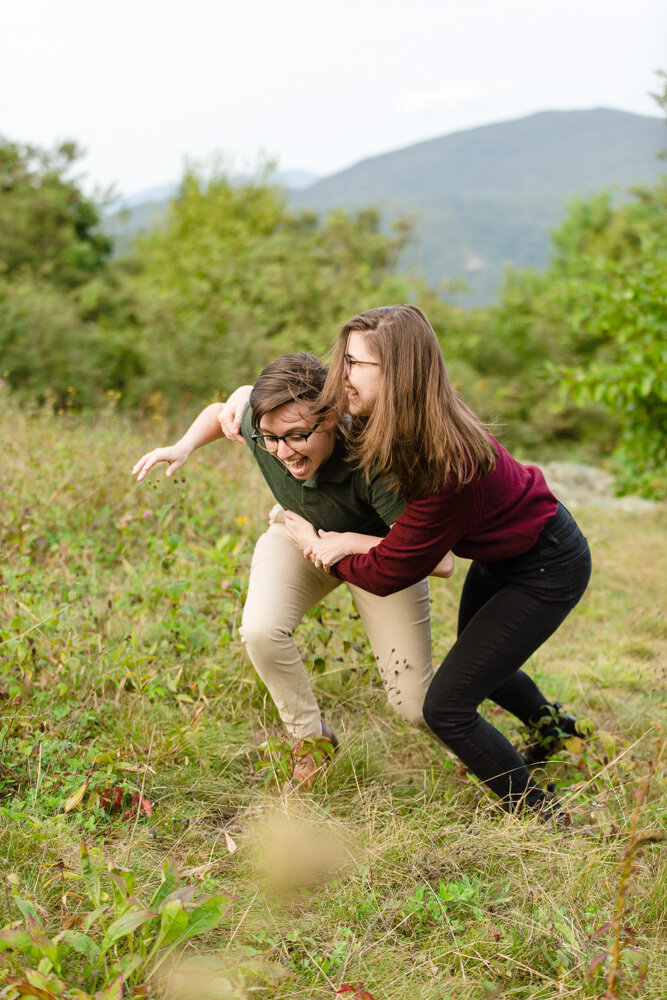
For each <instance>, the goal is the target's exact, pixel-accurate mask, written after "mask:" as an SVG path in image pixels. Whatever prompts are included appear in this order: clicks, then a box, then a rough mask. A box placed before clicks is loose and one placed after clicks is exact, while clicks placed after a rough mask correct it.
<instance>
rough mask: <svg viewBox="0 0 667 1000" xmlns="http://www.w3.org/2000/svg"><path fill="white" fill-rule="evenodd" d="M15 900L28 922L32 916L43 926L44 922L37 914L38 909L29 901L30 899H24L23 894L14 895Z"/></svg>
mask: <svg viewBox="0 0 667 1000" xmlns="http://www.w3.org/2000/svg"><path fill="white" fill-rule="evenodd" d="M14 902H15V903H16V905H17V906H18V908H19V910H20V911H21V913H22V914H23V916H24V917H25V919H26V920H27V921H28V922H29V921H30V919H31V918H32V919H33V920H34V921H35V922H36V923H38V924H39V925H40V927H41V926H42V922H41V920H40V919H39V917H38V916H37V910H36V909H35V908H34V906H33V905H32V903H29V902H28V900H27V899H24V898H23V897H22V896H14Z"/></svg>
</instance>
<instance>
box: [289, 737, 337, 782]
mask: <svg viewBox="0 0 667 1000" xmlns="http://www.w3.org/2000/svg"><path fill="white" fill-rule="evenodd" d="M337 746H338V740H337V738H336V735H335V733H334V732H333V730H332V729H331V728H330V727H329V726H328V725H327V724H326V722H323V723H322V735H321V736H304V737H303V738H302V739H299V740H295V741H294V744H293V746H292V780H291V784H292V787H293V788H307V787H308V786H309V785H311V784H312V783H313V781H314V780H315V777H316V776H317V774H318V773H319V772H320V771H321V770H322V768H323V767H324V765H325V764H326V763H327V761H329V760H331V758H332V757H333V755H334V751H335V749H336V747H337Z"/></svg>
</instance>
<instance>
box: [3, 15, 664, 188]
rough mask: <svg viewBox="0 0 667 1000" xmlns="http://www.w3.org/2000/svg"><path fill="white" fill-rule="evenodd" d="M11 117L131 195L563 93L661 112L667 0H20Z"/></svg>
mask: <svg viewBox="0 0 667 1000" xmlns="http://www.w3.org/2000/svg"><path fill="white" fill-rule="evenodd" d="M0 24H1V27H0V94H1V95H2V96H1V98H0V134H2V135H4V136H5V137H7V138H10V139H13V140H16V141H20V142H33V143H37V144H39V145H50V144H52V143H53V142H54V141H56V140H58V139H65V138H73V139H76V140H77V141H78V142H79V143H80V144H81V145H82V146H83V147H84V148H85V149H86V150H87V155H86V157H85V160H84V161H83V170H84V171H85V172H86V174H87V177H88V184H89V185H90V184H93V183H94V184H97V185H100V186H106V185H109V184H112V183H113V184H115V186H116V188H117V190H118V192H119V193H122V194H132V193H135V192H137V191H141V190H143V189H145V188H149V187H152V186H154V185H159V184H163V183H167V182H171V181H176V180H178V179H179V177H180V175H181V173H182V169H183V164H184V161H185V158H186V157H189V158H191V159H193V160H197V161H201V160H206V159H207V158H210V156H211V155H212V154H213V153H215V152H218V153H222V154H223V155H224V156H225V158H226V159H227V160H228V162H229V164H230V165H231V166H232V167H233V168H236V169H239V170H240V169H246V168H247V167H248V166H249V165H250V166H252V165H254V164H256V163H257V162H258V158H260V157H261V156H265V157H271V158H272V159H276V160H277V161H278V162H279V165H280V167H281V168H283V169H294V168H301V169H304V170H310V171H312V172H314V173H317V174H328V173H333V172H335V171H337V170H340V169H341V168H343V167H346V166H349V165H351V164H352V163H355V162H357V161H358V160H360V159H364V158H365V157H367V156H371V155H374V154H376V153H382V152H386V151H387V150H390V149H397V148H400V147H402V146H407V145H410V144H412V143H414V142H418V141H419V140H421V139H427V138H432V137H434V136H439V135H444V134H446V133H448V132H453V131H458V130H459V129H464V128H469V127H472V126H475V125H482V124H487V123H489V122H494V121H503V120H505V119H508V118H517V117H520V116H522V115H525V114H530V113H531V112H534V111H541V110H551V109H572V108H593V107H613V108H620V109H622V110H626V111H635V112H637V113H639V114H647V115H654V116H657V115H659V109H658V107H657V105H656V104H655V102H653V101H652V100H651V98H650V97H649V96H648V94H649V91H651V90H656V89H657V88H658V87H659V82H658V79H657V77H656V75H655V71H656V70H657V69H660V68H663V69H665V68H667V4H666V3H665V0H456V2H454V0H400V2H398V0H377V2H376V0H336V2H329V0H245V2H244V0H235V2H233V3H232V2H228V0H113V2H111V0H60V2H59V0H5V2H4V4H3V9H2V18H1V21H0Z"/></svg>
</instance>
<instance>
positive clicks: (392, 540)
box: [331, 441, 557, 596]
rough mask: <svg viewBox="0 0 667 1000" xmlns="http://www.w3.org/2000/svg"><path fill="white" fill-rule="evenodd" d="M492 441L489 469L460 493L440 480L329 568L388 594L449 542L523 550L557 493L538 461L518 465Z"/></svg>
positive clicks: (497, 552) (426, 568) (470, 550)
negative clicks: (378, 534)
mask: <svg viewBox="0 0 667 1000" xmlns="http://www.w3.org/2000/svg"><path fill="white" fill-rule="evenodd" d="M494 445H495V448H496V454H497V461H496V466H495V468H494V470H493V472H490V473H489V474H488V475H486V476H480V475H476V476H475V477H474V479H473V480H472V482H471V483H469V485H468V486H464V487H463V489H462V490H461V491H460V492H459V493H457V492H456V491H455V489H454V488H453V486H452V485H451V484H447V483H445V484H444V485H443V486H442V487H441V489H440V490H439V491H438V493H430V494H428V495H425V496H421V497H419V498H418V499H416V500H411V501H410V502H409V503H408V504H407V505H406V508H405V510H404V511H403V513H402V514H401V516H400V517H399V518H398V520H397V521H396V523H395V524H394V526H393V527H392V528H391V530H390V532H389V534H388V535H387V537H386V538H384V539H383V540H382V541H381V542H380V544H379V545H376V547H375V548H374V549H371V551H370V552H368V553H367V554H366V555H356V556H347V558H345V559H341V560H340V562H337V563H336V564H335V566H332V568H331V572H332V574H333V575H334V576H337V577H338V578H339V579H341V580H346V581H347V582H348V583H353V584H356V585H357V586H358V587H361V588H362V589H363V590H368V591H370V592H371V594H380V595H381V596H385V595H387V594H393V593H395V592H396V591H397V590H403V589H404V588H405V587H409V586H411V584H413V583H417V581H418V580H423V579H424V577H425V576H428V574H429V573H430V572H431V570H432V569H434V568H435V566H437V564H438V563H439V562H440V560H441V559H442V557H443V556H444V555H445V554H446V553H447V552H449V550H450V549H451V550H452V552H453V553H454V555H457V556H463V557H464V558H466V559H475V560H477V561H478V562H481V563H493V562H498V561H499V560H501V559H510V558H511V557H512V556H518V555H521V553H523V552H527V551H528V549H529V548H530V547H531V546H532V545H534V543H535V542H536V541H537V538H538V535H539V534H540V532H541V530H542V528H543V527H544V525H545V524H546V522H547V521H548V520H549V518H550V517H553V515H554V514H555V513H556V504H557V501H556V498H555V497H554V496H553V494H552V493H551V492H550V491H549V488H548V486H547V484H546V482H545V479H544V476H543V475H542V472H541V471H540V470H539V469H538V468H537V467H536V466H534V465H521V464H520V463H519V462H517V461H516V459H514V458H512V456H511V455H510V453H509V452H508V451H506V450H505V448H503V447H502V445H500V444H499V443H498V442H497V441H494Z"/></svg>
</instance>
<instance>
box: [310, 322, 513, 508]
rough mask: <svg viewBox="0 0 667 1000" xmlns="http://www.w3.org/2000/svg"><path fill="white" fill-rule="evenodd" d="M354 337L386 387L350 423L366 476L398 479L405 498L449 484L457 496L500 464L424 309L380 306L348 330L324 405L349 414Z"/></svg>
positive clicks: (342, 332)
mask: <svg viewBox="0 0 667 1000" xmlns="http://www.w3.org/2000/svg"><path fill="white" fill-rule="evenodd" d="M353 331H355V332H359V333H363V334H365V335H366V344H367V346H368V349H369V351H370V352H371V353H372V355H373V357H374V358H375V359H376V360H377V361H378V362H379V363H380V369H381V372H382V387H381V389H380V393H379V395H378V398H377V401H376V402H375V404H374V406H373V409H372V411H371V413H370V414H368V415H365V416H364V417H362V418H358V419H355V420H353V421H352V422H351V425H350V430H349V432H348V439H349V452H350V454H351V456H352V458H353V459H354V460H355V461H356V463H357V465H358V466H360V467H361V468H362V469H364V470H365V472H366V475H367V476H370V474H371V471H372V472H373V474H379V475H382V476H385V477H387V478H390V479H393V480H394V482H395V483H396V484H397V485H398V486H399V487H400V489H401V490H402V492H403V494H404V496H405V497H406V498H407V499H412V498H414V497H416V496H419V495H420V494H423V493H433V492H436V491H437V490H438V489H439V488H440V487H441V485H442V484H443V483H444V482H445V481H447V482H451V483H452V484H453V485H454V486H455V488H456V489H457V490H460V489H461V488H462V487H463V486H465V484H466V483H469V482H470V480H471V479H472V478H473V476H475V475H476V474H477V473H478V472H479V473H480V474H481V475H486V473H488V472H490V471H491V470H492V469H493V468H494V466H495V463H496V453H495V448H494V444H493V439H492V437H491V435H490V433H489V430H488V428H487V427H486V426H485V424H484V423H483V421H482V420H480V418H479V417H478V416H476V414H474V413H473V412H472V410H470V409H469V408H468V407H467V406H466V404H465V403H464V402H463V400H462V399H461V397H460V396H459V394H458V392H456V390H455V389H454V387H453V385H452V383H451V382H450V380H449V377H448V375H447V371H446V369H445V362H444V359H443V357H442V351H441V349H440V344H439V343H438V338H437V337H436V335H435V332H434V330H433V327H432V326H431V324H430V323H429V321H428V320H427V318H426V316H425V315H424V313H423V312H422V311H421V309H418V308H417V306H411V305H396V306H381V307H379V308H377V309H369V310H367V311H366V312H363V313H360V314H359V315H358V316H354V317H353V318H352V319H351V320H349V321H348V322H347V323H345V324H344V325H343V326H342V327H341V330H340V333H339V335H338V342H337V344H336V345H335V347H334V348H333V359H332V362H331V368H330V370H329V375H328V378H327V383H326V387H325V391H324V393H323V404H324V405H337V406H338V407H339V409H340V412H341V413H342V412H344V409H345V399H344V391H343V370H344V363H343V356H344V355H345V353H346V351H347V340H348V337H349V335H350V333H352V332H353Z"/></svg>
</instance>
